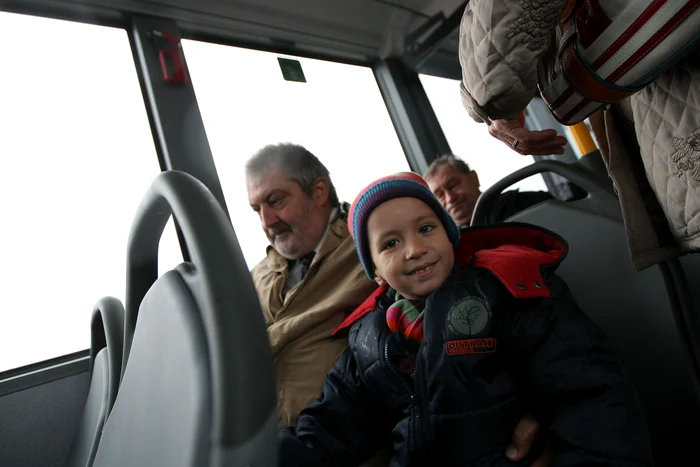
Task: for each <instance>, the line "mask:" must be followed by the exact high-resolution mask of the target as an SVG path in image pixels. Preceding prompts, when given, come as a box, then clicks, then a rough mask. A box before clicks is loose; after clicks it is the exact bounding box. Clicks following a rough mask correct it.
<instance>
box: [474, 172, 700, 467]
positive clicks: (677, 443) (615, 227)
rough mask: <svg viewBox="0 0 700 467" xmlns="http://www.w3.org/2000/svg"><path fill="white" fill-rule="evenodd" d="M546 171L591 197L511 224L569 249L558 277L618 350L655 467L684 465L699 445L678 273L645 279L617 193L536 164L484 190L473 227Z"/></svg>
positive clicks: (535, 211) (542, 207) (698, 403)
mask: <svg viewBox="0 0 700 467" xmlns="http://www.w3.org/2000/svg"><path fill="white" fill-rule="evenodd" d="M543 171H552V172H556V173H558V174H559V175H562V176H564V177H566V178H568V179H569V180H570V181H572V182H573V183H576V184H577V185H578V186H580V187H581V188H583V189H584V190H586V191H587V192H588V193H589V196H588V197H587V198H585V199H582V200H580V201H576V202H571V203H563V202H560V201H557V200H552V201H546V202H544V203H541V204H538V205H535V206H533V207H531V208H528V209H527V210H524V211H522V212H519V213H517V214H515V215H514V216H513V217H511V218H510V219H508V220H509V221H517V222H526V223H530V224H534V225H538V226H541V227H544V228H547V229H549V230H551V231H554V232H556V233H558V234H559V235H561V236H562V237H564V239H566V241H567V242H568V243H569V255H568V257H567V258H566V259H565V260H564V262H563V263H562V264H561V266H560V267H559V269H558V273H559V275H560V276H561V277H562V278H563V279H564V280H565V281H566V282H567V283H568V285H569V287H570V289H571V291H572V293H573V295H574V297H575V298H576V300H577V301H578V303H579V305H580V307H581V309H582V310H583V311H584V312H585V313H586V314H587V315H588V316H589V317H590V318H591V319H592V320H593V321H594V322H595V323H596V324H597V325H598V326H599V327H600V328H601V329H602V330H603V331H604V332H605V333H606V334H607V335H608V336H609V338H610V339H611V341H612V342H613V343H614V344H615V345H616V347H617V348H618V349H619V350H620V352H621V354H622V356H623V358H624V360H625V363H626V365H627V367H628V369H629V370H630V373H631V376H632V379H633V381H634V383H635V385H636V388H637V391H638V393H639V397H640V400H641V402H642V405H643V406H644V409H645V414H646V417H647V421H648V423H649V428H650V432H651V443H652V448H653V450H654V456H655V460H656V465H657V467H658V466H672V465H673V466H677V465H684V463H685V461H686V459H687V458H688V456H691V455H694V443H695V442H697V439H700V424H699V423H698V420H700V399H699V397H698V396H699V394H698V385H697V384H698V371H697V366H696V364H695V359H694V356H693V353H692V351H691V349H690V345H689V339H688V337H687V336H688V333H687V328H686V325H687V322H686V321H685V319H684V318H683V313H684V310H683V308H682V304H681V302H682V297H680V296H679V295H678V289H677V284H676V282H675V279H674V277H673V274H671V269H672V268H671V266H678V265H677V264H676V265H669V264H662V265H658V266H654V267H651V268H649V269H646V270H644V271H641V272H639V271H637V270H636V269H635V268H634V267H633V266H632V263H631V261H630V259H629V251H628V247H627V240H626V237H625V230H624V226H623V224H622V221H621V220H620V219H621V216H620V211H619V210H620V208H619V203H618V201H617V198H616V196H615V194H614V191H612V189H611V188H610V187H608V186H607V185H606V184H603V183H600V181H598V180H596V177H590V176H589V174H590V173H591V172H590V171H588V169H584V168H582V167H578V166H576V165H575V164H564V163H561V162H557V161H543V162H538V163H535V164H533V165H531V166H529V167H525V168H524V169H522V170H519V171H518V172H515V173H514V174H511V175H510V176H508V177H506V178H504V179H503V180H502V181H501V182H499V183H497V184H496V185H494V186H493V187H491V188H489V189H488V190H486V192H484V194H483V195H482V197H481V198H480V199H479V201H478V203H477V206H476V209H475V212H474V222H473V224H474V225H479V224H482V223H483V219H484V216H485V214H484V213H485V212H488V208H489V203H490V202H491V200H492V199H493V197H494V196H497V195H498V193H500V192H501V191H502V190H504V189H506V188H507V187H508V186H510V185H512V184H513V183H515V182H517V181H519V180H522V179H524V178H527V177H529V176H531V175H534V174H537V173H541V172H543ZM674 269H676V270H677V269H678V268H677V267H674ZM676 272H677V271H676ZM681 274H682V272H681Z"/></svg>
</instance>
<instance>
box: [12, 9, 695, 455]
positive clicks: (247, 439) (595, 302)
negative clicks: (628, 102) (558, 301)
mask: <svg viewBox="0 0 700 467" xmlns="http://www.w3.org/2000/svg"><path fill="white" fill-rule="evenodd" d="M466 5H467V2H464V1H462V0H358V1H354V2H349V1H346V2H343V1H334V0H326V1H321V0H305V1H298V0H297V1H293V0H289V1H282V0H257V1H255V2H253V1H252V0H140V1H137V0H0V63H1V65H0V70H2V73H1V75H0V155H1V157H2V161H3V169H4V170H3V175H4V177H3V183H2V184H0V195H1V201H0V203H1V205H2V218H3V219H2V220H3V222H2V225H3V229H2V233H1V234H0V238H1V239H2V240H3V244H4V245H5V248H6V250H5V251H6V253H5V267H4V268H3V272H2V284H3V288H2V297H3V299H4V300H3V308H2V311H1V312H0V466H2V467H45V466H56V467H59V466H60V467H63V466H66V467H74V466H75V467H77V466H81V467H89V466H95V467H104V466H117V465H119V466H121V465H128V466H134V467H136V466H149V467H155V466H168V467H174V466H205V465H206V466H239V465H240V466H244V465H246V466H272V465H275V464H276V463H277V452H276V449H274V446H275V443H276V420H277V419H276V396H275V382H274V372H273V366H272V357H271V353H270V349H269V346H268V341H267V334H266V330H265V323H264V321H263V319H262V314H261V312H260V305H259V303H258V299H257V295H256V294H255V289H254V287H253V283H252V280H251V279H250V274H249V271H250V269H251V268H252V267H253V266H254V265H255V264H256V263H257V262H258V261H260V260H261V259H262V257H263V255H264V253H265V248H266V246H267V240H266V238H265V236H264V234H263V232H262V231H261V229H260V226H259V221H258V219H257V217H256V215H255V213H254V212H252V210H251V209H250V206H249V205H248V202H247V197H246V190H245V181H244V175H243V165H244V163H245V161H246V160H247V158H249V157H250V156H251V155H252V154H253V153H254V152H255V151H256V150H258V149H259V148H261V147H263V146H265V145H266V144H270V143H278V142H287V141H289V142H294V143H298V144H301V145H303V146H305V147H306V148H307V149H309V150H310V151H311V152H312V153H314V154H315V155H316V156H317V157H318V158H319V159H320V160H321V161H322V162H323V163H324V164H325V165H326V166H327V167H328V168H329V170H330V173H331V176H332V178H333V181H334V184H335V185H336V187H337V190H338V194H339V195H340V197H341V199H343V200H346V201H351V199H352V198H353V197H354V196H355V194H356V193H357V192H358V191H359V190H360V189H361V188H362V187H363V186H365V185H366V184H367V183H369V182H370V181H372V180H373V179H375V178H377V177H379V176H382V175H386V174H388V173H393V172H398V171H401V170H412V171H415V172H418V173H424V172H425V170H426V169H427V167H428V165H429V164H430V162H431V161H432V160H434V159H435V158H436V157H438V156H439V155H440V154H445V153H454V154H456V155H458V156H461V157H462V158H463V159H464V160H465V161H467V162H468V163H469V164H470V166H472V167H473V168H475V170H478V172H479V176H480V181H481V185H482V189H483V194H482V196H481V198H480V200H479V203H478V205H477V208H476V212H475V213H474V220H473V224H479V223H483V222H484V219H485V214H484V213H485V212H487V211H488V207H489V205H490V203H493V202H494V199H495V197H496V196H497V195H498V194H499V193H501V192H503V191H505V190H507V189H512V188H513V187H516V188H521V189H528V190H548V191H549V192H550V193H551V194H552V195H553V197H554V199H552V200H550V201H546V202H543V203H540V204H537V205H535V206H532V207H530V208H528V209H526V210H524V211H522V212H520V213H518V214H516V215H515V216H513V217H512V218H511V219H510V220H513V221H520V222H527V223H531V224H535V225H539V226H542V227H546V228H548V229H550V230H552V231H554V232H556V233H558V234H560V235H562V236H563V237H564V238H565V239H566V240H567V242H568V243H569V248H570V250H569V255H568V257H567V259H566V260H565V261H564V263H563V264H562V265H561V267H560V269H559V273H560V275H561V276H562V277H563V278H564V279H565V280H566V281H567V283H568V284H569V286H570V288H571V290H572V292H573V294H574V296H575V297H576V298H577V300H578V302H579V305H580V306H581V308H582V309H583V310H584V311H585V312H586V313H587V314H588V316H589V317H591V319H592V320H593V321H594V322H595V323H596V324H597V325H598V326H599V327H601V328H602V329H603V330H604V331H605V332H606V333H607V334H608V336H609V337H610V338H611V340H612V341H613V343H614V344H615V345H616V346H617V347H618V349H619V350H620V351H621V353H622V355H623V357H624V359H625V363H626V364H627V366H628V368H629V370H630V373H631V377H632V379H633V381H634V383H635V384H636V387H637V390H638V393H639V397H640V400H641V403H642V405H643V407H644V410H645V415H646V417H647V420H648V423H649V427H650V432H651V442H652V448H653V452H654V457H655V462H656V465H657V466H678V465H689V462H690V465H694V464H695V463H697V462H700V461H698V460H694V459H695V457H696V456H694V454H695V450H694V448H693V446H694V443H695V442H696V441H697V440H698V439H700V424H699V423H695V422H696V421H698V420H700V397H699V395H700V393H699V392H698V390H699V387H698V381H699V377H700V366H699V364H700V363H699V362H700V286H699V285H698V283H697V278H698V277H700V259H699V256H698V255H697V254H690V255H686V256H684V257H682V258H680V259H678V260H671V261H665V262H663V263H660V264H657V265H655V266H653V267H650V268H647V269H645V270H643V271H637V270H636V269H635V268H634V267H633V265H632V263H631V261H630V258H629V251H628V247H627V238H626V236H625V229H624V225H623V222H622V215H621V212H620V205H619V202H618V198H617V194H616V192H615V190H614V188H613V186H612V183H611V182H610V179H609V178H608V176H607V173H606V169H605V166H604V165H603V163H602V159H601V158H600V154H599V152H598V151H597V150H595V149H594V148H591V147H590V146H589V145H585V144H581V142H580V141H579V139H577V137H576V135H575V134H574V133H573V132H572V129H570V128H567V127H563V126H561V125H560V124H558V123H557V122H556V121H555V120H554V119H553V118H552V117H551V115H550V114H549V113H548V111H547V108H546V106H545V105H544V103H543V102H542V100H541V99H540V98H539V97H535V98H534V99H533V101H532V102H531V103H530V105H529V106H528V108H527V110H526V121H527V125H528V127H529V128H533V129H545V128H555V129H557V131H558V132H559V133H560V134H563V135H566V136H567V137H568V138H569V141H570V144H568V145H567V147H566V151H565V153H564V154H563V155H560V156H538V157H531V156H529V157H524V156H520V155H519V154H516V153H514V152H512V151H511V150H510V148H508V147H507V146H506V145H503V143H500V142H499V141H496V140H495V139H494V138H492V137H491V136H490V135H489V134H488V131H487V128H486V126H485V125H483V124H477V123H475V122H473V121H472V120H471V119H470V118H469V116H468V115H467V113H466V111H465V110H464V109H463V107H462V103H461V102H460V98H459V80H460V79H461V69H460V65H459V60H458V34H459V31H458V30H459V24H460V19H461V17H462V13H463V12H464V8H465V7H466ZM30 298H31V300H30ZM137 318H138V320H137ZM688 459H691V461H688Z"/></svg>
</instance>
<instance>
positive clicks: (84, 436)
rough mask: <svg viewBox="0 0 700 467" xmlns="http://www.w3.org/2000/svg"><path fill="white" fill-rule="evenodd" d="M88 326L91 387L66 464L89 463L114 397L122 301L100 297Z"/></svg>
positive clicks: (87, 466) (80, 466)
mask: <svg viewBox="0 0 700 467" xmlns="http://www.w3.org/2000/svg"><path fill="white" fill-rule="evenodd" d="M90 328H91V345H90V368H91V376H90V389H89V390H88V396H87V401H86V403H85V408H84V410H83V415H82V418H81V419H80V424H79V425H78V431H77V433H76V435H75V438H74V439H73V445H72V446H71V450H70V452H69V454H68V457H67V458H66V462H65V466H66V467H90V466H91V465H92V463H93V460H94V459H95V454H96V453H97V446H98V445H99V442H100V437H101V435H102V428H103V426H104V424H105V420H107V417H108V416H109V413H110V411H111V410H112V406H113V405H114V400H115V399H116V397H117V390H118V387H119V379H120V376H121V368H122V351H123V348H124V307H123V306H122V302H121V301H119V299H117V298H114V297H104V298H102V299H100V300H99V301H98V302H97V304H96V305H95V307H94V308H93V310H92V320H91V323H90Z"/></svg>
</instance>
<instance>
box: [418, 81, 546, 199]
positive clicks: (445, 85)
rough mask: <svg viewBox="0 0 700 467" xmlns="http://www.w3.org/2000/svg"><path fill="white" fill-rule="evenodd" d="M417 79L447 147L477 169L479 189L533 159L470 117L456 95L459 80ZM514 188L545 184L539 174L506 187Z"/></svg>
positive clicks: (543, 188)
mask: <svg viewBox="0 0 700 467" xmlns="http://www.w3.org/2000/svg"><path fill="white" fill-rule="evenodd" d="M420 80H421V83H422V84H423V88H424V89H425V93H426V94H427V95H428V99H429V100H430V104H431V105H432V107H433V109H434V110H435V115H436V116H437V119H438V122H439V123H440V126H441V127H442V130H443V131H444V132H445V137H446V138H447V143H448V144H449V145H450V149H451V150H452V152H453V153H454V154H455V155H456V156H458V157H459V158H460V159H462V160H464V161H465V162H466V163H467V164H469V167H470V168H471V169H472V170H476V172H477V174H478V175H479V182H480V184H481V191H484V190H486V189H487V188H489V187H490V186H491V185H493V184H494V183H496V182H497V181H499V180H501V179H502V178H503V177H505V176H506V175H508V174H511V173H513V172H515V171H516V170H518V169H520V168H522V167H525V166H527V165H530V164H532V163H533V162H534V160H533V158H532V157H530V156H521V155H520V154H518V153H516V152H515V151H513V150H512V149H510V148H509V147H508V146H506V145H505V144H504V143H502V142H501V141H499V140H497V139H496V138H494V137H493V136H491V135H490V134H489V132H488V127H487V126H486V124H485V123H476V122H475V121H474V120H473V119H472V118H471V117H470V116H469V114H468V113H467V111H466V110H465V109H464V107H463V106H462V100H461V99H460V96H459V81H457V80H453V79H447V78H438V77H435V76H428V75H420ZM515 188H520V190H521V191H546V190H547V185H546V184H545V183H544V179H543V178H542V177H541V176H539V175H538V176H535V177H530V178H528V179H525V180H523V181H521V182H519V183H517V184H515V185H513V186H512V187H511V188H509V189H515Z"/></svg>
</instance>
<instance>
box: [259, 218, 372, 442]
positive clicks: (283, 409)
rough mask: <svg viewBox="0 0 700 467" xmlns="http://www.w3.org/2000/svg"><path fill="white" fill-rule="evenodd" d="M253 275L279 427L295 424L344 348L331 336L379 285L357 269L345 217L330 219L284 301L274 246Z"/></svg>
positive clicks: (281, 265) (283, 265) (283, 271)
mask: <svg viewBox="0 0 700 467" xmlns="http://www.w3.org/2000/svg"><path fill="white" fill-rule="evenodd" d="M252 275H253V281H254V282H255V288H256V290H257V292H258V297H259V298H260V303H261V305H262V309H263V313H264V315H265V321H266V323H267V331H268V336H269V338H270V345H271V346H272V353H273V357H274V364H275V372H276V377H277V407H278V413H279V427H280V428H283V427H287V426H291V425H294V424H296V420H297V417H298V415H299V413H300V412H301V411H302V409H304V408H305V407H306V406H307V405H308V404H309V403H310V402H311V401H313V400H314V399H316V398H318V397H319V396H320V395H321V388H322V387H323V382H324V380H325V378H326V374H327V373H328V370H330V368H331V367H332V366H333V364H334V363H335V361H336V360H337V359H338V357H339V356H340V354H341V353H342V352H343V351H344V350H345V349H346V347H347V345H348V342H347V337H346V336H341V337H336V338H334V337H331V334H332V333H333V331H334V330H335V328H336V327H337V326H338V325H339V324H340V323H341V321H342V320H343V318H344V317H345V314H346V313H347V312H351V311H353V310H354V309H355V308H357V306H359V305H360V304H361V303H362V302H363V301H364V300H365V299H366V298H367V297H368V296H369V295H370V294H371V293H372V292H373V291H374V289H375V288H376V286H377V285H376V284H375V283H374V282H372V281H370V280H369V279H368V278H367V276H366V275H365V273H364V270H363V269H362V266H361V265H360V262H359V259H358V257H357V253H356V251H355V244H354V243H353V240H352V237H350V233H349V231H348V226H347V221H346V219H345V215H343V214H341V215H340V216H336V218H335V219H334V220H332V221H331V225H330V228H329V230H328V233H327V234H326V237H325V238H324V240H323V242H322V243H321V246H320V248H319V249H318V251H317V253H316V256H315V257H314V260H313V262H312V263H311V265H310V267H309V271H308V272H307V274H306V276H305V277H304V280H302V281H301V282H300V283H299V284H298V285H297V286H296V287H295V288H293V289H292V290H290V291H289V293H288V294H287V296H286V298H285V300H283V299H282V297H281V292H282V287H283V286H284V283H285V281H286V280H287V260H286V259H285V258H284V257H282V256H281V255H280V254H279V253H277V251H275V250H274V249H272V247H268V251H267V257H266V258H265V259H263V260H262V261H261V262H260V263H259V264H258V265H257V266H255V268H253V270H252Z"/></svg>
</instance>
